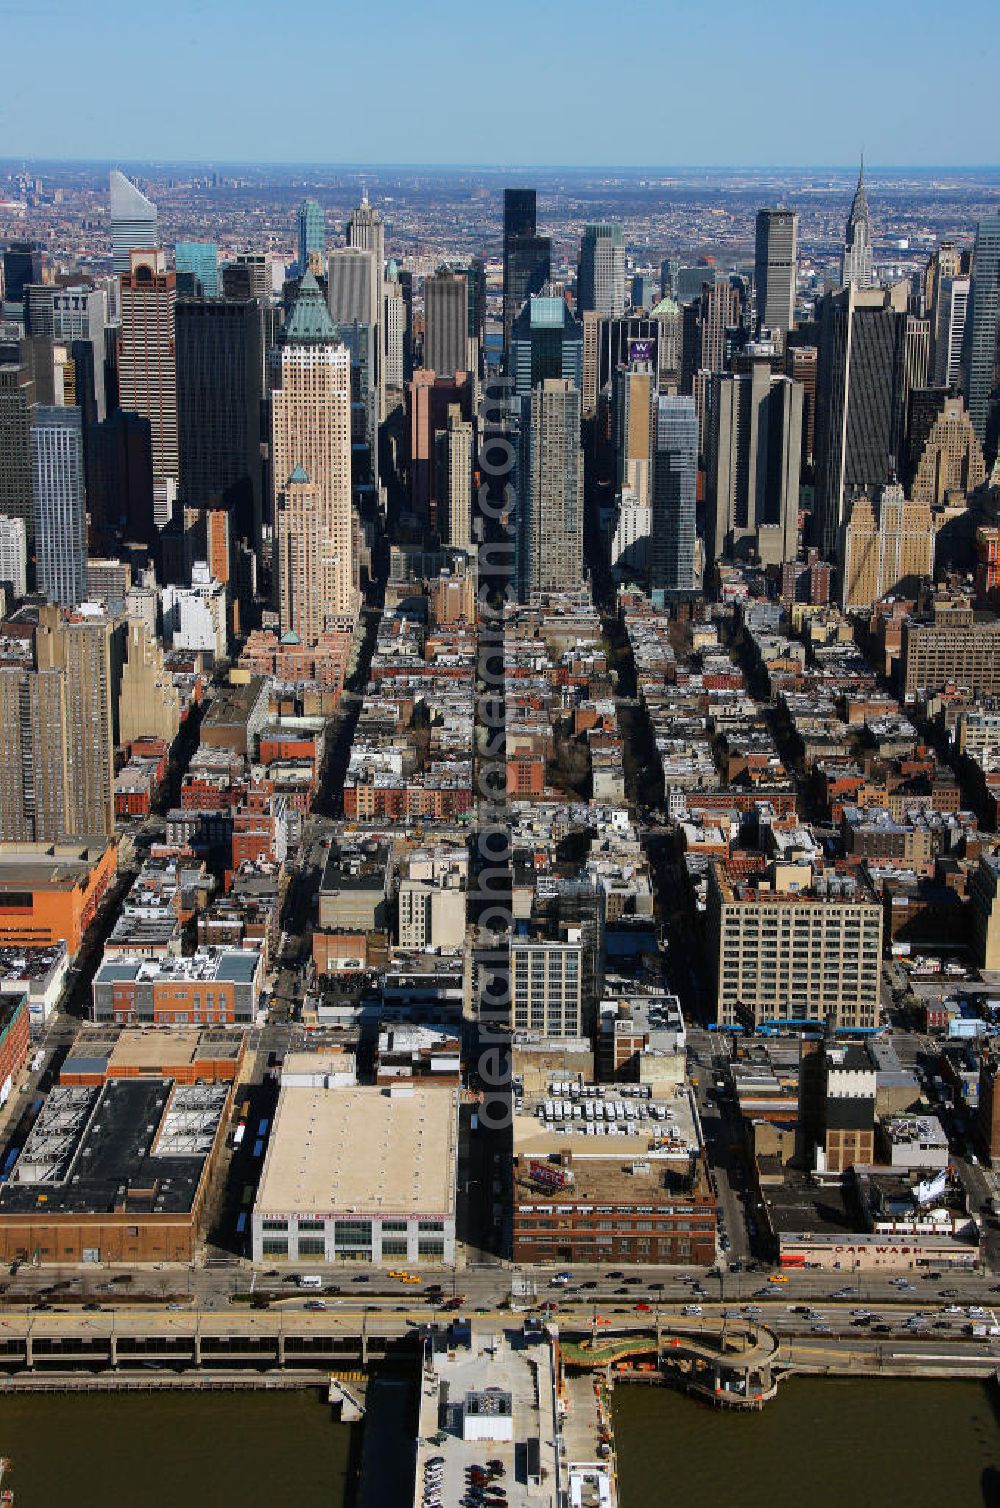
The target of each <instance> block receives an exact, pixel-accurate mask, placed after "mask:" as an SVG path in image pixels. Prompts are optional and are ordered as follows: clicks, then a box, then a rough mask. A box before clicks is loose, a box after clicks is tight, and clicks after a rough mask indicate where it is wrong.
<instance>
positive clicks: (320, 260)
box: [299, 199, 326, 277]
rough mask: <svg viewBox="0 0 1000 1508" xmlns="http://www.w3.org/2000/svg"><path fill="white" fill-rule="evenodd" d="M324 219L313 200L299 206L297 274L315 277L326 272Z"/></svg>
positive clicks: (307, 200) (305, 201)
mask: <svg viewBox="0 0 1000 1508" xmlns="http://www.w3.org/2000/svg"><path fill="white" fill-rule="evenodd" d="M325 261H326V218H325V216H324V214H323V211H322V209H321V208H320V206H319V205H318V204H317V202H316V200H315V199H303V201H302V203H301V205H300V206H299V273H300V275H301V274H302V273H304V272H311V273H313V274H314V276H316V277H320V276H322V274H323V273H324V271H325V270H326V269H325V267H324V265H323V264H324V263H325Z"/></svg>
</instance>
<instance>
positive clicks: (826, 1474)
mask: <svg viewBox="0 0 1000 1508" xmlns="http://www.w3.org/2000/svg"><path fill="white" fill-rule="evenodd" d="M615 1440H616V1445H617V1449H618V1472H619V1482H620V1486H621V1508H664V1505H667V1504H681V1505H689V1508H703V1505H704V1508H802V1505H803V1504H808V1508H998V1505H1000V1395H998V1393H997V1392H996V1391H992V1390H991V1388H990V1387H987V1386H984V1385H981V1384H979V1383H975V1382H921V1381H913V1382H910V1381H905V1382H881V1381H869V1380H867V1379H865V1380H863V1381H858V1382H852V1381H846V1380H834V1379H830V1380H826V1379H816V1378H794V1379H792V1380H791V1381H789V1382H785V1383H782V1385H781V1387H780V1388H779V1390H778V1395H777V1397H776V1398H775V1399H773V1400H772V1402H771V1403H769V1404H768V1405H767V1406H766V1408H765V1409H764V1410H763V1411H762V1412H761V1413H759V1414H747V1415H743V1414H736V1413H729V1412H725V1413H723V1412H722V1411H719V1410H715V1409H711V1408H708V1407H706V1406H704V1405H700V1404H696V1403H694V1402H693V1401H692V1400H691V1399H689V1398H685V1397H684V1396H683V1395H682V1394H680V1393H675V1392H673V1391H672V1390H669V1389H666V1388H658V1387H640V1386H634V1387H622V1388H618V1389H616V1391H615ZM18 1508H20V1505H18Z"/></svg>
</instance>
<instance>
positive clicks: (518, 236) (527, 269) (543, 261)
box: [503, 189, 552, 350]
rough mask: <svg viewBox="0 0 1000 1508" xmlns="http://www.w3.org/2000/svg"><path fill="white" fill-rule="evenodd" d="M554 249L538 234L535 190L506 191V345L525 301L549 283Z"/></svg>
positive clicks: (504, 252)
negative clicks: (512, 326) (511, 328)
mask: <svg viewBox="0 0 1000 1508" xmlns="http://www.w3.org/2000/svg"><path fill="white" fill-rule="evenodd" d="M551 254H552V246H551V242H550V241H549V239H548V237H547V236H540V235H538V234H537V225H536V219H535V190H534V189H504V191H503V343H504V349H505V350H506V348H507V345H508V343H509V341H510V327H511V325H512V324H513V322H514V320H515V318H516V317H517V314H518V312H519V311H520V309H521V306H522V305H523V303H524V301H525V299H526V298H528V296H529V295H530V294H532V293H540V292H541V290H542V288H543V287H544V286H545V284H546V283H547V282H548V278H549V270H550V266H551Z"/></svg>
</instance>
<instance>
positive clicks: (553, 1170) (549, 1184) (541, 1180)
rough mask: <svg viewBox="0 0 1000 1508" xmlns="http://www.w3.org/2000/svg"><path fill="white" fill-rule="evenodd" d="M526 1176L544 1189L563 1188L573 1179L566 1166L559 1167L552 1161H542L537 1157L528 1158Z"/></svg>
mask: <svg viewBox="0 0 1000 1508" xmlns="http://www.w3.org/2000/svg"><path fill="white" fill-rule="evenodd" d="M528 1177H529V1178H530V1179H531V1181H532V1183H538V1184H541V1186H542V1188H544V1189H564V1188H566V1187H567V1185H568V1184H570V1183H572V1181H573V1175H572V1173H571V1172H570V1171H569V1170H568V1168H561V1167H559V1165H558V1164H557V1163H554V1162H542V1161H540V1160H539V1159H538V1158H537V1157H531V1158H529V1159H528Z"/></svg>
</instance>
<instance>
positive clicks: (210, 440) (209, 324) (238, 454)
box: [174, 298, 264, 548]
mask: <svg viewBox="0 0 1000 1508" xmlns="http://www.w3.org/2000/svg"><path fill="white" fill-rule="evenodd" d="M174 322H175V331H176V337H175V343H176V355H177V447H178V465H179V473H178V475H179V491H180V496H181V499H182V500H183V501H184V502H185V503H198V504H201V505H202V506H209V507H218V506H221V507H223V508H225V509H226V510H227V511H228V512H229V513H230V514H231V516H232V520H233V532H234V535H235V536H236V537H238V538H242V539H248V540H250V541H251V542H252V543H253V544H254V545H255V546H256V547H257V548H259V546H260V539H261V460H260V440H261V435H260V405H261V400H262V398H263V396H264V354H263V344H264V325H263V311H262V310H261V307H260V304H259V303H258V302H257V300H256V299H183V298H182V299H179V300H178V302H177V304H176V307H175V310H174Z"/></svg>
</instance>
